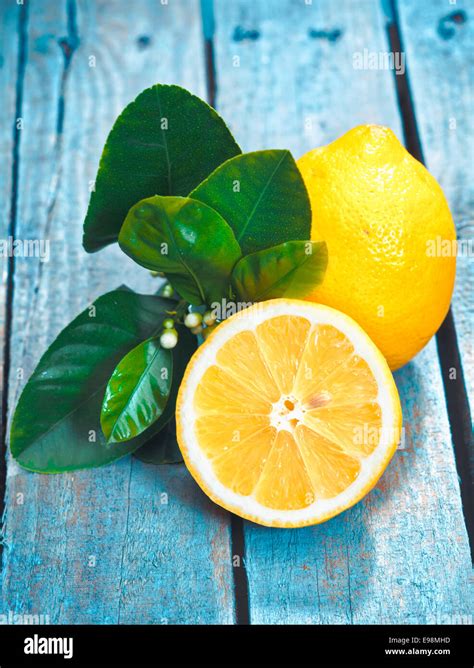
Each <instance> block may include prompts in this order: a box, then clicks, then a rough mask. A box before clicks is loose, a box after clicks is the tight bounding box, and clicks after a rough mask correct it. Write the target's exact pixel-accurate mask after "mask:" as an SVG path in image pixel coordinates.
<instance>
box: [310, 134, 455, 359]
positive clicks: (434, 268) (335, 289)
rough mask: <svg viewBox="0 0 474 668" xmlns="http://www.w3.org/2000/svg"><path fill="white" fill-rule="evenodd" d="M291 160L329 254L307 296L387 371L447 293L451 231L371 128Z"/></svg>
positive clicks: (423, 175)
mask: <svg viewBox="0 0 474 668" xmlns="http://www.w3.org/2000/svg"><path fill="white" fill-rule="evenodd" d="M297 164H298V167H299V169H300V171H301V174H302V176H303V179H304V181H305V183H306V187H307V189H308V193H309V196H310V200H311V207H312V214H313V224H312V235H311V236H312V239H313V240H314V241H325V242H326V244H327V247H328V257H329V261H328V267H327V271H326V274H325V276H324V280H323V282H322V284H321V285H320V286H318V288H316V289H315V291H314V292H313V293H312V295H310V297H308V298H309V299H311V300H313V301H315V302H318V303H322V304H327V305H328V306H332V307H333V308H337V309H339V310H341V311H343V312H344V313H347V314H348V315H350V316H351V317H352V318H354V320H356V321H357V322H358V323H359V324H360V325H361V326H362V327H363V328H364V330H365V331H366V332H367V334H369V336H370V337H371V339H372V340H373V341H374V343H375V344H376V345H377V346H378V348H379V349H380V350H381V352H382V353H383V354H384V355H385V357H386V359H387V361H388V363H389V366H390V368H391V369H397V368H399V367H401V366H403V365H404V364H406V363H407V362H408V361H409V360H410V359H411V358H412V357H413V356H414V355H415V354H416V353H417V352H419V350H421V348H423V346H424V345H425V344H426V343H427V342H428V341H429V339H430V338H431V337H432V336H433V334H434V333H435V332H436V331H437V329H438V328H439V326H440V325H441V323H442V321H443V319H444V317H445V315H446V313H447V311H448V308H449V303H450V300H451V294H452V291H453V286H454V277H455V270H456V257H455V239H456V232H455V227H454V223H453V220H452V216H451V213H450V211H449V207H448V204H447V202H446V199H445V196H444V194H443V191H442V189H441V187H440V186H439V185H438V183H437V182H436V180H435V179H434V177H433V176H432V175H431V174H430V173H429V172H428V170H427V169H426V168H425V167H424V166H423V165H422V164H421V163H420V162H418V161H417V160H415V158H413V157H412V156H411V155H410V154H409V153H408V152H407V151H406V149H405V148H404V147H403V146H402V144H400V142H399V141H398V139H397V138H396V136H395V135H394V133H393V132H392V131H391V130H390V129H389V128H386V127H382V126H376V125H363V126H358V127H356V128H353V129H352V130H350V131H349V132H347V133H346V134H344V135H343V136H342V137H340V138H339V139H337V140H336V141H334V142H332V143H331V144H328V145H327V146H323V147H321V148H317V149H314V150H312V151H309V152H308V153H306V154H305V155H304V156H302V157H301V158H300V159H299V160H298V161H297ZM452 242H453V243H452ZM450 247H451V248H452V249H453V252H452V253H446V254H445V253H444V252H442V253H439V252H438V251H439V249H440V248H448V249H449V248H450ZM431 250H434V253H432V252H431Z"/></svg>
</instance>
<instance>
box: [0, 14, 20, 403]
mask: <svg viewBox="0 0 474 668" xmlns="http://www.w3.org/2000/svg"><path fill="white" fill-rule="evenodd" d="M20 11H21V10H20V6H19V5H17V4H14V3H8V4H7V5H4V6H2V8H1V11H0V90H1V91H2V104H0V162H1V165H2V169H1V171H0V239H3V240H6V239H7V238H8V230H9V225H10V219H11V206H12V193H13V180H14V179H13V162H14V153H15V149H14V144H15V141H14V129H13V128H14V123H15V122H16V114H15V107H16V84H17V77H18V47H19V30H18V24H19V16H20ZM8 263H9V262H8V257H5V256H4V255H2V256H1V257H0V277H1V278H0V347H1V352H0V388H3V352H4V348H3V346H4V337H5V324H6V292H7V272H8ZM1 397H2V390H1V389H0V399H1Z"/></svg>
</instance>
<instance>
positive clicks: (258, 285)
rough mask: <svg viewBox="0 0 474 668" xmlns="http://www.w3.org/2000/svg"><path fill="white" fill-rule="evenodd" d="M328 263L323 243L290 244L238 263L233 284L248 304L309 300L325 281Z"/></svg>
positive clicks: (256, 254) (245, 258)
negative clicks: (277, 299)
mask: <svg viewBox="0 0 474 668" xmlns="http://www.w3.org/2000/svg"><path fill="white" fill-rule="evenodd" d="M327 262H328V254H327V248H326V244H325V243H324V242H315V241H287V242H286V243H283V244H280V245H279V246H274V247H273V248H267V249H266V250H263V251H259V252H258V253H252V254H251V255H247V256H246V257H243V258H242V259H241V260H239V262H238V263H237V264H236V266H235V267H234V271H233V272H232V285H233V287H234V289H235V291H236V292H237V295H238V297H239V298H240V299H242V300H245V301H254V302H258V301H263V300H265V299H275V298H277V297H291V298H298V297H306V296H307V295H309V294H310V293H311V292H312V291H313V289H314V288H315V287H316V286H317V285H318V284H319V283H321V281H322V280H323V277H324V273H325V271H326V267H327Z"/></svg>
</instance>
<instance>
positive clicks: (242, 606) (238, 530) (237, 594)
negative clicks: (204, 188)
mask: <svg viewBox="0 0 474 668" xmlns="http://www.w3.org/2000/svg"><path fill="white" fill-rule="evenodd" d="M201 17H202V31H203V38H204V56H205V64H206V82H207V96H208V103H209V104H210V105H211V106H212V107H214V108H215V107H216V94H217V82H216V66H215V57H214V29H215V22H214V5H213V0H201ZM229 516H230V519H231V525H230V527H231V540H232V572H233V576H234V601H235V620H236V624H238V625H241V624H249V623H250V600H249V593H248V575H247V569H246V567H245V535H244V522H243V519H242V518H241V517H238V516H237V515H233V514H232V513H229ZM234 559H236V563H235V564H234Z"/></svg>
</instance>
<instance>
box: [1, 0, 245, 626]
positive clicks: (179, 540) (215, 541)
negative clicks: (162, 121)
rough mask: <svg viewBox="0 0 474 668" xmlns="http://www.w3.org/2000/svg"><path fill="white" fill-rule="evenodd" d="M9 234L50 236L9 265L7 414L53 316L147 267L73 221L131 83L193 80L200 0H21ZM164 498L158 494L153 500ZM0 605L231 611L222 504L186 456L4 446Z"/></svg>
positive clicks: (197, 75) (123, 614)
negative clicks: (74, 462)
mask: <svg viewBox="0 0 474 668" xmlns="http://www.w3.org/2000/svg"><path fill="white" fill-rule="evenodd" d="M28 11H29V23H28V45H27V47H28V48H27V64H26V72H25V94H24V103H23V110H22V116H23V117H24V130H23V131H22V141H21V150H20V156H19V158H20V172H19V178H20V189H19V201H18V217H17V236H18V238H40V239H47V240H49V241H50V247H51V260H50V262H47V263H43V264H41V263H40V262H39V261H38V260H37V259H36V258H28V259H21V258H20V259H19V260H18V262H17V267H16V273H15V291H14V320H13V324H12V335H13V339H12V342H13V345H12V359H11V369H10V395H9V410H10V414H11V411H12V409H13V408H14V405H15V403H16V400H17V398H18V395H19V392H20V390H21V387H22V385H23V384H24V382H25V379H26V378H27V377H28V375H29V374H30V373H31V371H32V370H33V368H34V366H35V364H36V362H37V361H38V359H39V357H40V355H41V353H42V352H43V350H44V349H45V347H46V346H47V345H48V343H49V342H50V341H51V340H52V339H53V338H54V336H55V335H56V334H57V332H58V331H59V330H60V329H61V328H62V327H63V326H64V325H65V324H66V323H67V322H68V321H69V320H70V319H71V318H72V317H73V316H74V315H75V314H76V313H78V312H79V311H80V310H82V309H83V308H84V307H85V306H86V305H87V304H88V303H90V301H91V300H92V299H94V298H95V297H96V296H97V295H98V294H100V293H102V292H104V291H106V290H109V289H111V288H112V287H116V286H117V285H118V284H120V283H123V282H124V281H126V282H127V283H128V284H129V285H131V287H134V288H136V289H139V290H146V289H150V288H155V287H156V286H155V284H154V283H153V279H151V278H150V277H149V275H148V273H147V272H146V271H144V270H140V269H139V268H137V267H136V265H134V264H133V263H131V262H130V261H129V260H128V259H127V258H126V257H125V256H124V255H123V254H122V253H121V252H120V251H119V250H118V248H117V247H114V248H108V249H106V250H104V251H102V252H101V253H100V254H96V255H94V256H86V254H85V253H84V251H83V250H82V248H81V236H82V229H81V224H82V220H83V216H84V214H85V210H86V207H87V202H88V196H89V187H90V185H91V183H92V181H93V179H94V177H95V173H96V169H97V164H98V159H99V156H100V152H101V149H102V145H103V142H104V140H105V137H106V135H107V132H108V131H109V129H110V127H111V125H112V123H113V121H114V119H115V117H116V116H117V115H118V113H119V112H120V111H121V109H122V107H123V106H124V105H125V104H126V103H127V102H128V101H130V100H131V99H133V98H134V96H135V95H137V94H138V93H139V92H140V91H141V90H142V89H143V88H145V87H147V86H149V85H152V84H153V83H156V82H157V81H162V82H165V83H170V82H174V83H180V84H182V85H183V86H185V87H187V88H189V89H191V90H192V91H194V92H196V93H197V94H199V95H201V96H204V94H205V93H204V91H205V78H204V72H205V68H204V62H203V51H202V29H201V17H200V10H199V4H198V1H197V0H174V1H173V2H170V3H168V4H162V3H159V2H156V0H138V1H137V2H136V3H134V7H133V12H131V11H130V7H129V5H128V4H127V3H124V2H121V1H120V0H115V1H110V0H98V1H97V2H81V3H79V4H78V6H77V7H76V6H75V3H74V2H69V3H66V2H40V1H39V0H31V1H30V2H28ZM165 501H166V502H165ZM6 507H7V511H6V524H5V526H4V536H3V537H4V543H5V552H4V561H3V571H2V583H3V597H2V612H4V613H8V611H11V612H13V613H36V614H44V615H48V617H49V620H50V621H51V622H52V623H114V622H121V623H124V622H130V623H132V622H133V623H151V622H153V623H166V622H168V623H184V622H187V623H203V622H208V623H212V622H214V623H229V622H232V621H233V619H234V602H233V579H232V563H231V554H230V529H229V519H228V516H227V515H226V514H224V513H222V512H220V511H219V510H217V509H216V508H215V507H214V506H213V505H212V504H211V503H210V502H209V501H208V500H207V498H205V497H204V496H203V495H202V494H201V492H200V491H199V489H198V488H197V486H196V485H195V483H194V481H192V479H191V477H190V476H189V474H188V473H187V471H186V470H185V469H184V466H177V467H153V466H148V465H145V464H142V463H141V462H139V461H133V460H132V459H131V458H127V459H124V460H121V461H119V462H117V463H116V464H115V465H112V466H110V467H107V468H104V469H97V470H93V471H82V472H77V473H73V474H65V475H60V476H41V475H35V474H31V473H27V472H25V471H23V470H21V469H19V468H18V467H17V466H16V464H15V462H13V461H12V460H11V459H9V461H8V482H7V498H6Z"/></svg>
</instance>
